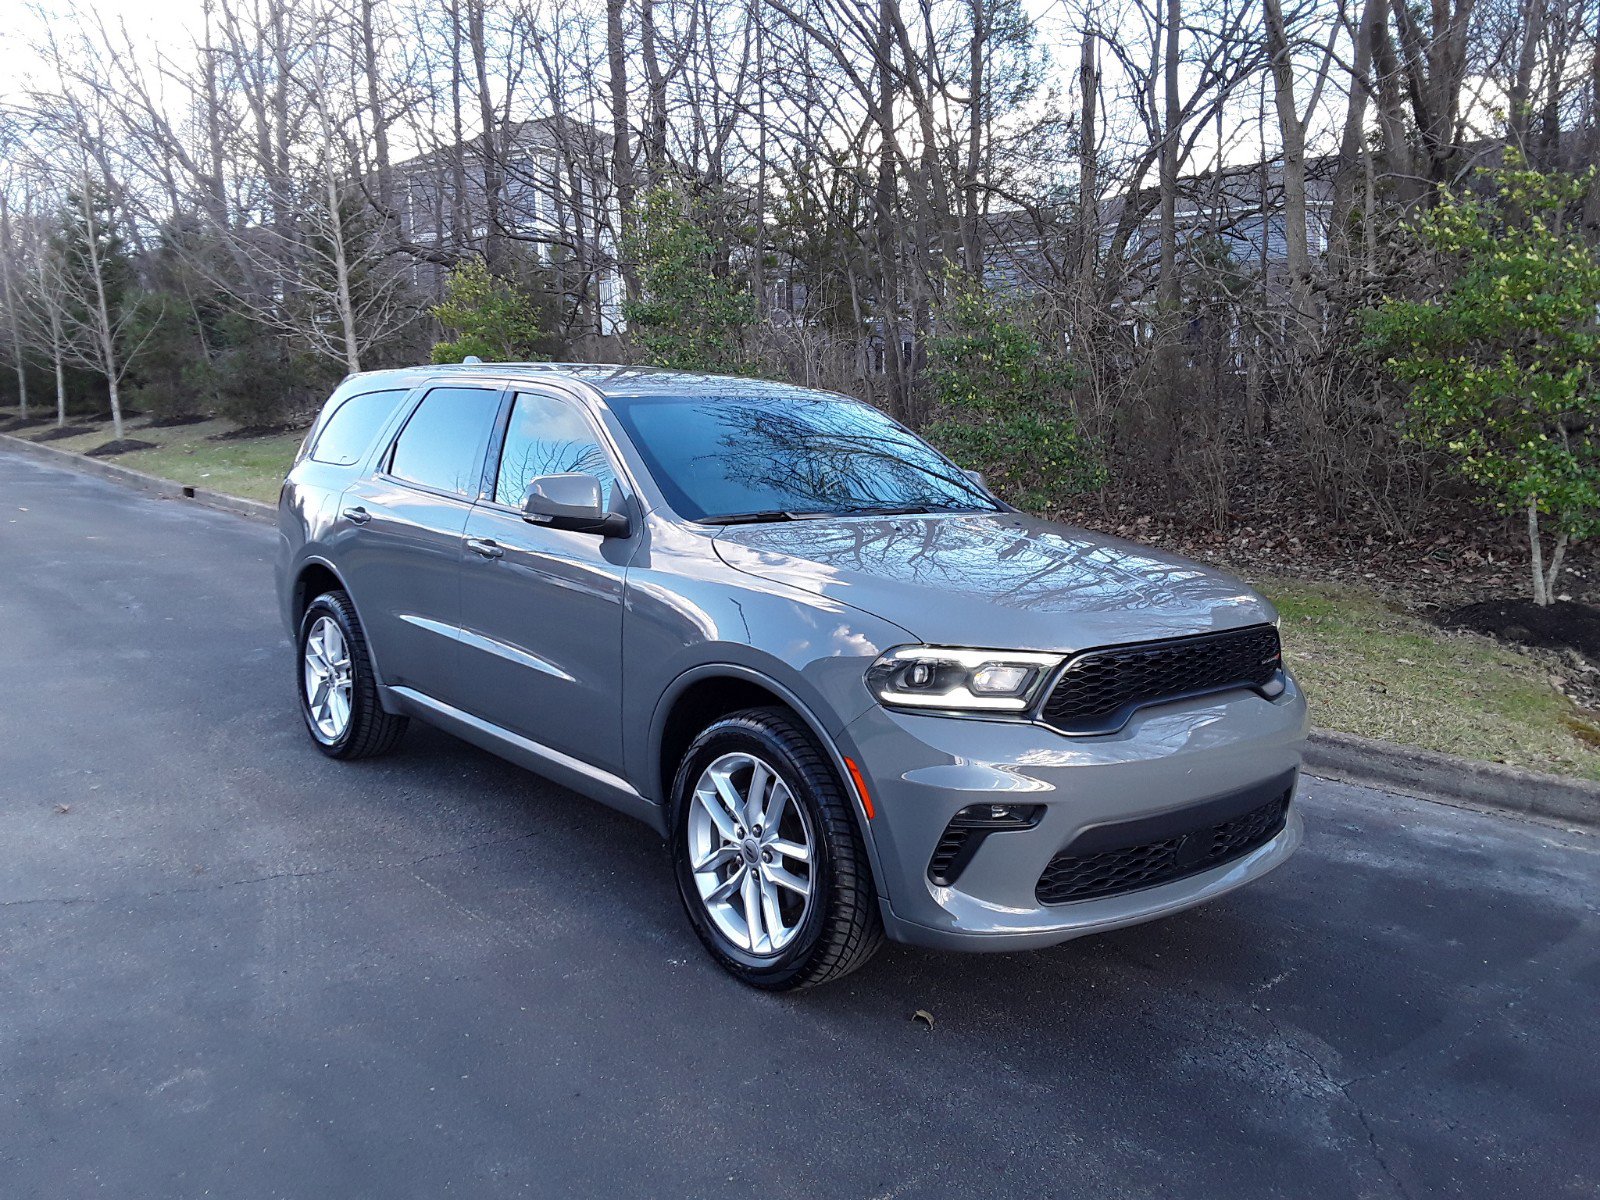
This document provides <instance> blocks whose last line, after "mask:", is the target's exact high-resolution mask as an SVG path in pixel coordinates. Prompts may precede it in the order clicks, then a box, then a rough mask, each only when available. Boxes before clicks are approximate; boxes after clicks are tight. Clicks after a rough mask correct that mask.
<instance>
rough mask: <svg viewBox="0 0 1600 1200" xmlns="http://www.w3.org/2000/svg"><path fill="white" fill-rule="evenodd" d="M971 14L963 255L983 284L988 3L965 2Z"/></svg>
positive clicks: (969, 272) (968, 51) (980, 1)
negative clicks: (981, 183)
mask: <svg viewBox="0 0 1600 1200" xmlns="http://www.w3.org/2000/svg"><path fill="white" fill-rule="evenodd" d="M968 5H969V7H970V8H971V10H972V41H971V43H970V44H969V45H968V48H967V59H968V62H967V71H968V74H969V75H970V76H971V84H970V88H971V95H972V99H971V112H970V114H969V117H968V119H969V121H970V126H969V128H968V129H967V164H966V172H965V174H966V178H965V179H964V180H963V181H962V182H963V184H964V185H965V196H964V199H965V201H966V205H965V207H966V210H967V211H966V213H965V217H966V219H965V220H964V221H963V222H962V227H961V234H962V238H961V240H962V242H963V243H964V244H963V246H962V254H963V257H964V258H965V259H966V263H965V266H966V268H967V273H968V274H969V275H971V276H972V277H973V278H974V279H976V280H977V281H978V282H979V283H982V282H983V228H982V225H981V223H980V217H981V214H980V212H979V208H980V207H981V200H980V197H981V196H982V192H981V190H980V188H979V186H978V182H979V176H980V175H981V174H982V173H983V145H984V141H983V135H984V126H985V123H986V122H987V120H988V115H987V114H988V111H989V108H990V102H989V97H988V96H986V95H985V94H984V88H985V87H986V86H987V83H986V81H985V79H984V66H985V57H986V46H987V42H988V38H989V14H988V4H987V0H968Z"/></svg>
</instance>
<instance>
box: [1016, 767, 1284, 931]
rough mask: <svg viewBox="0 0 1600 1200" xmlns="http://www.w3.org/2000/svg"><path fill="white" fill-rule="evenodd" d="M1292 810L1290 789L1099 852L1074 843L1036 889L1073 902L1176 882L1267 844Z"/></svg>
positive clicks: (1045, 900)
mask: <svg viewBox="0 0 1600 1200" xmlns="http://www.w3.org/2000/svg"><path fill="white" fill-rule="evenodd" d="M1288 812H1289V792H1288V791H1285V792H1284V793H1283V794H1282V795H1281V796H1278V797H1277V798H1275V799H1273V800H1270V801H1268V802H1267V803H1266V804H1263V805H1261V806H1260V807H1259V808H1254V809H1251V810H1250V811H1249V812H1247V813H1244V814H1243V815H1241V816H1237V817H1232V818H1230V819H1228V820H1226V821H1222V822H1220V823H1218V824H1215V825H1208V826H1204V827H1202V828H1200V829H1195V830H1191V831H1190V832H1188V833H1184V834H1177V835H1175V836H1173V837H1168V838H1162V839H1161V840H1160V841H1154V842H1144V843H1141V844H1140V845H1136V846H1123V847H1121V848H1120V849H1115V850H1104V851H1101V852H1100V853H1098V854H1077V855H1075V854H1072V853H1071V850H1072V847H1071V846H1068V847H1067V849H1066V850H1063V851H1062V852H1061V853H1060V854H1058V855H1056V856H1055V857H1054V858H1052V859H1051V860H1050V865H1049V866H1047V867H1046V868H1045V869H1044V874H1042V875H1040V876H1039V885H1038V887H1037V888H1036V889H1035V895H1037V896H1038V898H1039V903H1040V904H1067V903H1069V902H1070V901H1073V900H1090V899H1095V898H1098V897H1102V896H1116V895H1119V894H1121V893H1122V892H1133V891H1138V890H1139V889H1140V888H1147V887H1155V886H1156V885H1157V884H1161V883H1171V882H1172V881H1173V880H1174V879H1182V878H1183V877H1184V876H1186V875H1194V874H1197V873H1199V872H1201V871H1205V870H1208V869H1210V868H1211V867H1219V866H1221V865H1222V864H1223V863H1225V862H1229V861H1231V860H1232V859H1235V858H1240V857H1242V856H1243V855H1246V854H1248V853H1249V852H1250V851H1252V850H1255V849H1257V848H1258V847H1261V846H1264V845H1266V844H1267V842H1269V841H1271V840H1272V839H1273V838H1274V837H1276V836H1277V834H1278V831H1279V830H1281V829H1282V828H1283V823H1284V819H1285V818H1286V816H1287V815H1288Z"/></svg>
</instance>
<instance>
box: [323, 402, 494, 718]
mask: <svg viewBox="0 0 1600 1200" xmlns="http://www.w3.org/2000/svg"><path fill="white" fill-rule="evenodd" d="M499 405H500V390H499V389H498V388H492V387H489V388H483V387H476V388H475V387H436V388H432V389H431V390H429V391H428V392H427V393H426V394H425V395H424V396H423V397H422V399H421V401H420V402H419V403H418V405H417V406H416V408H414V409H413V410H412V412H411V414H410V416H409V417H408V418H407V419H406V422H405V424H404V425H403V426H402V427H401V429H400V433H399V435H398V436H397V437H396V438H395V439H394V441H393V443H392V444H391V445H390V446H389V447H388V448H386V449H385V451H384V453H383V456H382V458H381V459H380V460H379V462H378V465H377V468H376V469H375V470H374V472H373V473H372V474H371V475H369V476H367V477H365V478H363V479H361V480H360V481H359V482H357V483H354V484H352V485H351V486H350V487H348V488H346V489H345V492H344V496H343V497H342V499H341V500H340V524H341V530H340V534H339V538H338V542H337V560H338V567H339V570H340V571H341V573H342V574H343V576H344V579H345V582H346V583H347V584H348V585H349V588H350V594H351V597H352V598H353V599H354V601H355V605H356V611H357V612H358V613H359V614H360V616H361V621H362V624H363V626H365V630H366V635H367V641H368V643H369V645H370V646H371V647H372V651H373V658H374V661H375V662H376V664H377V669H378V673H379V675H380V676H381V677H382V679H383V681H384V682H385V683H387V684H389V685H391V686H394V687H407V688H412V689H414V690H416V691H419V692H424V693H426V694H427V695H429V696H433V697H435V698H437V699H441V700H445V701H447V702H452V703H453V701H452V699H451V697H452V694H453V692H454V684H455V680H456V657H457V650H456V624H457V622H458V621H459V619H460V601H461V538H462V531H463V530H464V529H465V527H466V524H467V517H468V515H469V514H470V513H471V511H472V504H473V501H474V500H476V499H477V497H478V493H479V488H480V485H481V483H482V479H483V466H484V454H485V450H486V447H487V445H488V442H489V434H490V432H491V431H492V430H493V428H494V422H495V415H496V413H497V412H498V410H499Z"/></svg>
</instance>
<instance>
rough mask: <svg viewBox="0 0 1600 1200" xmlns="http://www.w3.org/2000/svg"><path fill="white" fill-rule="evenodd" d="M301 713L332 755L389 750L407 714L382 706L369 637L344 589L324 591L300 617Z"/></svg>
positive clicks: (315, 738)
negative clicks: (368, 642) (390, 710)
mask: <svg viewBox="0 0 1600 1200" xmlns="http://www.w3.org/2000/svg"><path fill="white" fill-rule="evenodd" d="M299 649H300V659H299V662H298V664H297V666H298V670H297V672H296V674H297V676H298V682H299V684H300V689H299V690H300V715H301V716H302V717H303V718H305V723H306V731H307V732H308V733H310V734H311V740H312V741H313V742H315V743H316V745H317V749H319V750H321V751H322V752H323V753H324V754H326V755H328V757H330V758H343V759H351V758H372V757H374V756H375V755H379V754H384V753H387V752H388V751H389V750H391V749H393V747H394V744H395V743H396V742H397V741H399V740H400V735H401V734H402V733H404V732H405V729H406V719H405V718H404V717H397V716H395V715H394V714H392V713H386V712H384V711H383V705H382V704H380V703H379V702H378V681H377V676H376V675H374V674H373V670H372V656H371V655H370V654H369V653H368V652H367V638H366V634H365V633H364V632H363V631H362V628H361V620H360V618H359V617H357V616H356V609H355V605H353V604H351V603H350V597H349V595H347V594H346V593H344V592H324V593H323V594H322V595H320V596H318V597H317V598H316V599H315V600H313V601H312V602H311V603H310V604H309V605H307V607H306V612H305V616H303V617H301V618H300V638H299Z"/></svg>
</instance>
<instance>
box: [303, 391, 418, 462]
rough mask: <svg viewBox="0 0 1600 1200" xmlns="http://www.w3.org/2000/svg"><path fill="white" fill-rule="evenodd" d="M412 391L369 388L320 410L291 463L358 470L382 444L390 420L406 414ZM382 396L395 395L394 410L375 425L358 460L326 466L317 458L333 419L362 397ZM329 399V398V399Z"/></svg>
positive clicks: (335, 393)
mask: <svg viewBox="0 0 1600 1200" xmlns="http://www.w3.org/2000/svg"><path fill="white" fill-rule="evenodd" d="M415 391H416V388H415V386H412V385H406V386H402V387H395V386H394V385H392V384H391V385H389V386H387V387H369V388H366V389H365V390H363V391H359V392H355V391H352V392H351V393H350V394H349V395H348V396H345V397H343V398H342V399H340V401H339V403H338V404H335V405H334V406H333V407H332V408H328V407H326V406H324V408H323V411H322V412H320V413H318V414H317V419H316V420H315V421H314V422H312V425H311V428H310V429H308V430H306V436H305V440H304V441H303V442H302V443H301V447H300V453H299V454H298V455H297V456H296V457H295V462H296V463H299V462H302V461H304V462H314V463H317V464H319V465H321V466H324V467H343V468H345V469H346V470H348V469H350V468H352V467H355V468H360V467H361V466H363V465H364V464H365V463H366V462H367V461H368V460H369V459H370V458H371V457H372V448H373V447H374V446H378V445H382V444H383V440H384V434H385V431H386V430H387V429H388V428H389V425H390V423H391V422H392V421H393V420H394V416H395V413H398V412H405V411H406V409H407V406H409V405H410V403H411V397H412V394H413V393H414V392H415ZM384 392H395V393H398V394H399V396H400V399H399V400H397V401H396V402H395V405H394V407H393V408H392V409H390V410H389V415H388V416H386V417H385V418H384V419H383V421H382V422H381V423H380V424H379V425H378V430H377V432H376V433H375V434H373V436H372V440H371V441H370V442H368V443H367V445H366V446H365V447H364V448H363V450H362V452H361V455H360V457H358V458H357V459H356V460H355V461H354V462H347V463H335V462H329V461H328V460H327V459H325V458H318V457H317V447H318V446H319V445H321V443H322V435H323V434H325V433H327V432H328V426H329V425H332V424H333V419H334V417H336V416H338V415H339V414H340V413H341V412H343V411H344V410H345V408H346V407H348V406H349V405H350V404H351V403H352V402H353V401H356V400H359V399H361V398H362V397H363V396H376V395H378V394H380V393H384ZM338 394H339V393H338V392H337V391H336V392H334V395H335V396H337V395H338ZM329 399H332V397H329Z"/></svg>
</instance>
